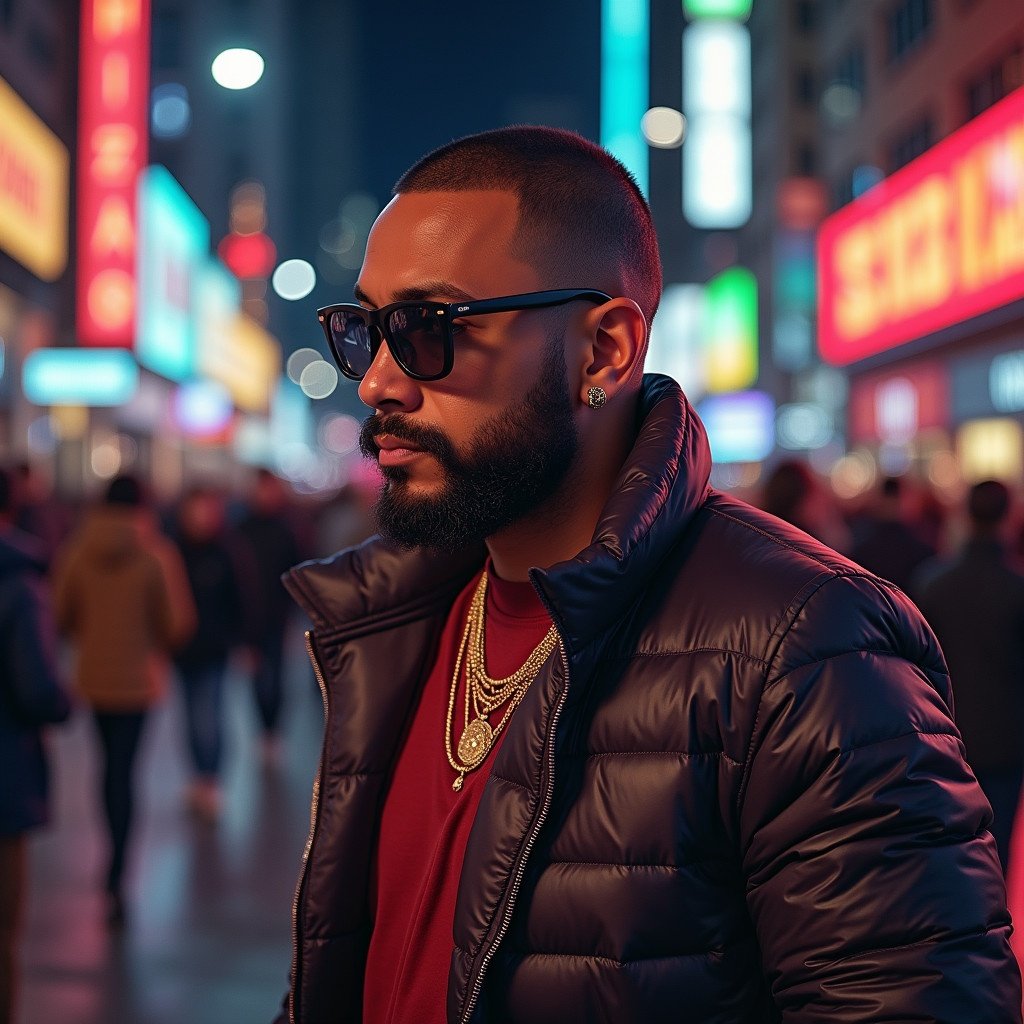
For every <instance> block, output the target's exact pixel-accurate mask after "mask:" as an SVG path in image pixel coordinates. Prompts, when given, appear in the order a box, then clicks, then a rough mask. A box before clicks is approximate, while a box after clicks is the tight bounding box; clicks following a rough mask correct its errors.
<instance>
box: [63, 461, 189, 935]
mask: <svg viewBox="0 0 1024 1024" xmlns="http://www.w3.org/2000/svg"><path fill="white" fill-rule="evenodd" d="M55 597H56V609H57V622H58V626H59V627H60V629H61V630H62V631H64V632H65V633H66V634H68V636H69V637H70V638H71V640H72V642H73V645H74V647H75V653H76V670H75V677H76V683H77V687H78V689H79V691H80V692H81V695H82V697H83V698H84V700H85V701H86V702H87V703H88V704H89V705H90V706H91V708H92V710H93V717H94V720H95V723H96V731H97V734H98V737H99V742H100V746H101V749H102V754H103V786H102V797H103V809H104V813H105V817H106V824H107V827H108V830H109V839H110V860H109V864H108V868H107V874H106V890H107V894H108V920H109V921H110V923H111V924H121V923H122V922H123V920H124V909H125V905H124V893H123V890H122V879H123V874H124V866H125V855H126V851H127V846H128V839H129V834H130V830H131V824H132V812H133V793H132V773H133V766H134V764H135V757H136V753H137V752H138V748H139V740H140V737H141V735H142V729H143V725H144V723H145V720H146V715H147V712H148V711H149V709H150V708H151V707H152V706H153V705H154V704H155V703H156V702H157V701H159V700H160V699H161V698H162V697H163V696H164V694H165V692H166V688H167V678H168V672H169V661H168V659H169V655H170V652H171V651H172V650H173V649H174V648H176V647H178V646H180V645H181V644H182V643H183V642H184V641H185V640H186V639H187V638H188V637H189V636H190V634H191V632H192V630H193V629H194V626H195V608H194V605H193V602H192V595H191V593H190V591H189V587H188V581H187V579H186V576H185V569H184V566H183V565H182V564H181V557H180V555H179V554H178V552H177V550H176V549H175V548H174V546H173V545H172V544H171V543H170V542H169V541H167V540H166V539H165V538H164V537H162V536H161V535H160V534H159V533H158V532H157V530H156V527H155V523H154V519H153V516H152V513H151V511H150V509H149V506H148V503H147V501H146V499H145V495H144V492H143V488H142V486H141V484H140V483H139V481H138V480H136V479H135V478H134V477H131V476H119V477H116V478H115V479H114V480H112V481H111V483H110V485H109V487H108V489H107V492H106V497H105V499H104V501H103V502H102V503H101V504H100V505H99V506H98V507H97V508H95V509H94V510H93V511H92V512H91V513H90V514H89V515H88V516H87V518H86V521H85V523H84V525H83V526H82V528H81V530H80V531H79V532H78V533H76V534H75V535H73V536H72V537H71V538H70V539H69V540H68V542H67V545H66V546H65V547H64V548H63V549H62V550H61V552H60V553H59V554H58V560H57V567H56V578H55Z"/></svg>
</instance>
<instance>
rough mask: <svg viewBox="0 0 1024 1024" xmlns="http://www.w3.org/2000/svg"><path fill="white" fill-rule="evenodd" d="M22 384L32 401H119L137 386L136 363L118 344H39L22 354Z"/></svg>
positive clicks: (112, 402)
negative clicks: (86, 346) (87, 345)
mask: <svg viewBox="0 0 1024 1024" xmlns="http://www.w3.org/2000/svg"><path fill="white" fill-rule="evenodd" d="M21 386H22V390H23V391H24V392H25V397H26V398H27V399H28V400H29V401H30V402H32V403H33V404H34V405H91V406H100V405H105V406H107V405H122V404H123V403H125V402H127V401H128V400H129V399H131V398H132V397H133V396H134V394H135V392H136V391H137V390H138V388H139V367H138V364H137V363H136V362H135V360H134V359H133V358H132V356H131V353H130V352H127V351H126V350H125V349H120V348H39V349H36V350H35V351H34V352H30V353H29V354H28V355H27V356H26V357H25V361H24V363H23V364H22V368H21Z"/></svg>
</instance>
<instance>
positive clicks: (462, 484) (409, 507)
mask: <svg viewBox="0 0 1024 1024" xmlns="http://www.w3.org/2000/svg"><path fill="white" fill-rule="evenodd" d="M563 339H564V335H557V336H555V337H552V338H551V339H549V344H548V353H547V358H546V359H545V361H544V362H545V365H546V366H547V367H550V370H548V371H547V372H545V373H544V374H542V376H541V378H540V379H539V380H538V381H537V383H536V384H534V386H533V387H532V388H530V390H529V391H527V392H526V394H525V395H524V396H523V398H522V400H521V401H520V402H517V403H515V404H514V405H510V406H509V407H508V408H507V409H506V410H505V411H504V412H502V413H499V414H498V415H497V416H494V417H492V418H491V419H489V420H487V421H485V422H484V423H483V424H481V425H480V426H479V427H478V428H477V430H476V431H475V433H474V434H473V438H472V440H471V441H470V444H469V451H468V452H467V453H466V454H465V455H459V454H458V453H456V451H455V449H454V448H453V446H452V443H451V441H450V440H449V438H448V436H447V435H446V434H445V433H444V432H443V431H441V430H439V429H438V428H436V427H426V426H422V425H420V424H417V423H416V422H415V421H414V420H411V419H409V418H408V417H406V416H404V415H402V414H401V413H392V414H386V415H374V416H369V417H368V418H367V419H366V420H365V421H364V423H363V427H362V431H361V432H360V437H359V447H360V449H361V450H362V452H363V454H364V455H365V456H367V457H368V458H376V457H377V455H378V454H379V452H380V449H379V448H378V446H377V444H376V442H375V441H374V438H375V437H376V436H377V435H379V434H393V435H394V436H395V437H398V438H401V439H403V440H405V441H409V442H410V443H411V444H413V445H415V446H416V447H418V448H419V449H421V450H422V451H424V452H429V453H430V454H431V455H432V456H433V457H434V458H435V459H436V460H437V463H438V465H439V466H440V468H441V471H442V473H443V475H444V479H443V482H442V485H441V490H440V492H439V493H438V494H436V495H435V496H432V497H418V496H414V495H412V494H410V493H409V487H408V479H409V474H408V472H407V471H406V470H405V468H404V467H402V466H381V467H380V471H381V474H382V475H383V477H384V480H385V482H384V486H383V487H382V489H381V492H380V496H379V498H378V500H377V504H376V506H375V507H374V519H375V520H376V525H377V529H378V530H379V531H380V533H381V535H382V536H383V537H384V539H385V540H387V541H389V542H391V543H392V544H395V545H397V546H399V547H403V548H418V547H425V548H432V549H435V550H438V551H443V552H456V551H460V550H462V549H464V548H466V547H468V546H470V545H476V544H480V543H482V542H483V541H484V540H485V539H486V538H487V537H490V536H493V535H494V534H495V533H498V532H499V531H501V530H503V529H504V528H505V527H507V526H511V525H512V524H513V523H515V522H518V521H519V520H520V519H522V518H524V517H525V516H527V515H529V514H530V513H531V512H535V511H536V510H537V509H539V508H540V507H541V506H542V505H543V504H544V503H545V502H546V501H548V500H549V499H551V498H552V497H553V496H554V495H555V494H556V493H557V491H558V489H559V487H560V486H561V484H562V482H563V481H564V480H565V477H566V474H567V473H568V471H569V468H570V467H571V466H572V464H573V461H574V460H575V458H576V453H577V451H578V449H579V438H578V435H577V431H576V422H575V420H574V419H573V409H572V401H571V398H570V395H569V380H568V374H567V372H566V365H565V355H564V349H563Z"/></svg>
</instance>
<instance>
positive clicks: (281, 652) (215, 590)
mask: <svg viewBox="0 0 1024 1024" xmlns="http://www.w3.org/2000/svg"><path fill="white" fill-rule="evenodd" d="M329 507H330V510H331V514H332V515H337V510H338V509H339V508H341V507H344V508H351V509H353V510H355V511H354V512H353V514H352V515H351V516H350V517H349V526H350V529H351V530H352V531H355V532H358V530H359V525H358V524H359V523H360V522H361V523H363V524H365V526H364V528H363V534H362V535H363V536H365V535H366V533H367V532H368V531H369V525H368V523H367V521H366V519H365V503H362V502H361V501H360V500H359V494H358V492H357V490H356V489H349V490H348V491H346V492H343V493H342V494H341V495H339V496H336V497H335V498H334V499H333V500H332V502H331V503H330V506H329ZM325 508H327V506H325ZM320 518H321V516H320V515H319V510H318V509H317V508H313V507H310V508H308V509H306V510H303V509H301V508H300V506H299V504H298V502H297V498H296V495H295V494H294V493H293V492H292V491H291V490H290V489H289V488H288V487H287V486H286V485H285V483H284V482H283V481H282V480H281V479H280V478H278V477H277V476H275V475H274V474H273V473H271V472H270V471H269V470H266V469H260V470H258V471H257V472H256V473H255V474H254V477H253V481H252V485H251V487H250V490H249V493H248V495H247V496H245V497H244V498H241V499H240V498H238V497H233V496H232V495H229V494H226V493H225V492H224V491H223V489H222V488H220V487H217V486H214V485H212V484H197V485H194V486H191V487H189V488H188V489H187V490H186V491H185V493H184V494H183V495H182V496H181V497H180V498H179V499H178V500H177V501H176V502H174V503H172V504H170V505H160V504H159V503H157V502H156V501H155V500H154V498H153V496H152V495H151V494H150V493H149V492H148V490H147V488H146V486H145V485H144V484H143V482H142V481H141V480H140V479H139V478H138V477H136V476H133V475H128V474H125V475H120V476H117V477H115V478H114V479H112V480H110V481H109V482H108V484H107V485H106V487H105V488H104V489H103V491H102V492H101V493H100V494H99V495H98V496H97V497H96V499H95V500H94V501H93V502H91V503H89V504H87V505H86V506H84V507H83V508H81V509H78V510H77V511H76V510H74V509H72V508H71V507H70V506H68V505H66V504H65V503H62V502H61V501H60V500H58V499H57V498H56V497H55V496H54V495H52V494H50V493H48V492H47V489H46V487H45V485H44V484H43V482H42V480H41V478H40V476H39V475H38V474H37V473H36V472H35V471H34V470H33V469H32V468H31V467H29V466H27V465H25V464H21V465H19V466H12V467H10V468H9V469H8V468H4V469H0V659H2V660H3V666H2V669H0V777H2V778H3V779H4V785H3V786H2V787H0V1024H8V1021H10V1020H12V1019H13V1006H14V1002H15V992H16V981H17V939H18V933H19V930H20V928H21V921H22V919H23V916H24V909H25V899H26V892H27V885H28V881H27V872H28V857H27V853H26V851H27V837H28V836H29V834H30V833H31V831H32V830H34V829H36V828H38V827H40V826H42V825H45V824H46V823H47V821H48V819H49V814H50V794H49V788H50V787H49V777H50V773H51V770H52V766H51V764H50V763H49V762H50V758H49V757H48V751H47V748H48V740H47V735H46V732H47V729H48V727H49V726H51V725H57V724H58V723H61V722H64V721H66V720H67V719H68V717H69V716H70V715H71V714H72V712H73V711H77V712H80V713H81V714H84V715H87V716H88V717H89V718H91V720H92V725H93V728H92V731H93V733H94V736H95V745H94V749H95V756H96V763H97V769H98V771H97V775H98V778H99V782H100V785H99V792H98V793H97V798H96V806H97V817H98V818H99V819H100V820H101V822H102V826H103V828H104V830H105V836H106V850H107V854H106V863H105V867H104V874H103V878H102V879H101V880H98V881H99V882H100V884H102V886H103V889H104V893H105V900H106V922H107V924H108V925H109V926H110V927H111V928H113V929H117V930H119V929H122V928H123V927H124V926H125V924H126V922H127V918H128V914H129V908H128V907H127V906H126V894H125V884H124V882H125V875H126V868H127V866H128V864H129V863H130V860H131V849H132V846H131V839H132V833H133V828H132V826H133V821H134V818H135V814H134V805H135V793H136V790H137V787H138V783H139V780H138V778H137V777H136V776H137V769H136V766H137V764H138V761H139V757H138V755H139V751H140V749H141V747H142V745H143V744H144V743H145V736H146V724H147V721H148V720H149V718H150V717H151V714H152V712H153V711H154V709H155V708H156V707H157V706H158V705H160V704H161V703H162V702H163V701H164V700H165V699H166V698H167V697H168V696H169V695H170V693H171V690H172V687H173V686H175V685H176V686H178V688H179V689H180V698H181V703H182V707H183V711H184V714H183V720H184V729H183V733H184V734H183V736H182V738H181V751H182V758H183V760H184V759H187V763H188V765H189V776H190V779H191V781H190V783H189V785H188V787H187V789H186V791H185V793H184V794H183V805H184V807H185V808H187V810H188V811H190V812H191V813H192V814H194V816H195V817H196V819H197V821H198V822H199V823H201V824H203V825H212V824H214V823H216V821H217V820H218V819H219V817H220V813H221V810H222V802H223V795H222V780H221V771H222V762H223V749H224V739H223V737H224V733H225V728H224V692H225V686H226V680H227V677H228V673H229V670H230V669H231V668H232V667H234V668H235V669H236V670H237V671H238V672H239V673H240V674H241V675H242V676H243V677H247V678H248V680H250V682H251V689H252V696H253V702H252V703H253V709H254V719H255V722H256V726H255V728H256V730H257V731H258V733H259V737H260V743H259V747H260V749H261V753H262V759H263V762H264V764H265V765H266V766H267V767H270V768H273V767H275V766H276V765H277V763H278V761H279V760H280V756H281V723H282V710H283V707H284V705H285V690H286V686H285V669H284V665H285V656H286V652H287V647H288V644H289V638H290V637H293V636H294V635H295V628H294V627H295V625H296V619H295V616H294V614H293V612H292V609H291V605H290V599H289V598H288V597H287V594H286V592H285V590H284V588H283V586H282V585H281V582H280V577H281V574H282V573H283V572H284V571H285V570H286V569H288V568H290V567H291V566H293V565H295V564H296V563H297V562H299V561H301V560H302V559H304V558H308V557H312V556H314V555H320V554H327V553H328V552H327V551H321V550H319V549H318V544H319V543H320V542H321V541H322V537H321V536H320V534H319V531H318V529H317V527H318V525H319V519H320ZM354 539H356V540H358V539H361V538H360V537H354Z"/></svg>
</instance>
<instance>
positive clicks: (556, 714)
mask: <svg viewBox="0 0 1024 1024" xmlns="http://www.w3.org/2000/svg"><path fill="white" fill-rule="evenodd" d="M558 652H559V654H561V656H562V667H563V668H564V669H565V682H564V683H563V685H562V693H561V695H560V696H559V698H558V703H557V704H556V705H555V710H554V711H553V712H552V714H551V725H550V726H549V727H548V744H547V749H548V784H547V788H546V791H545V793H544V800H543V803H542V805H541V809H540V814H538V815H537V817H536V818H535V819H534V822H533V829H532V830H531V832H530V834H529V836H528V837H527V839H526V845H525V846H524V847H523V853H522V856H521V857H520V858H519V866H518V868H517V869H516V874H515V878H513V880H512V885H511V887H510V888H509V898H508V903H507V904H506V906H505V916H504V917H503V918H502V921H501V928H499V929H498V934H497V935H496V936H495V937H494V941H493V942H492V943H491V945H490V946H489V947H488V949H487V952H486V953H484V956H483V959H482V960H481V962H480V970H479V971H478V972H477V976H476V981H475V982H474V983H473V991H472V992H471V993H470V996H469V1001H468V1002H467V1003H466V1009H465V1010H464V1011H463V1014H462V1022H461V1024H469V1018H470V1017H471V1016H472V1014H473V1009H474V1007H475V1006H476V1001H477V999H478V998H479V997H480V990H481V989H482V988H483V984H484V975H485V974H486V973H487V967H488V965H489V964H490V962H491V960H492V959H493V957H494V954H495V953H496V952H497V950H498V946H500V945H501V941H502V939H504V938H505V933H506V932H507V931H508V927H509V925H510V924H511V923H512V911H513V910H514V909H515V904H516V899H517V898H518V896H519V887H520V886H521V885H522V883H523V875H524V874H526V863H527V861H528V860H529V859H530V851H531V850H532V849H533V844H534V843H535V842H536V841H537V837H538V836H539V835H540V830H541V829H542V828H543V827H544V822H545V821H546V820H547V816H548V812H549V811H550V810H551V799H552V796H553V795H554V791H555V731H556V730H557V729H558V719H559V718H560V717H561V714H562V708H563V707H564V705H565V701H566V698H567V697H568V695H569V659H568V658H567V657H566V654H565V645H564V644H563V643H562V638H561V636H559V638H558ZM293 1024H294V1022H293Z"/></svg>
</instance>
